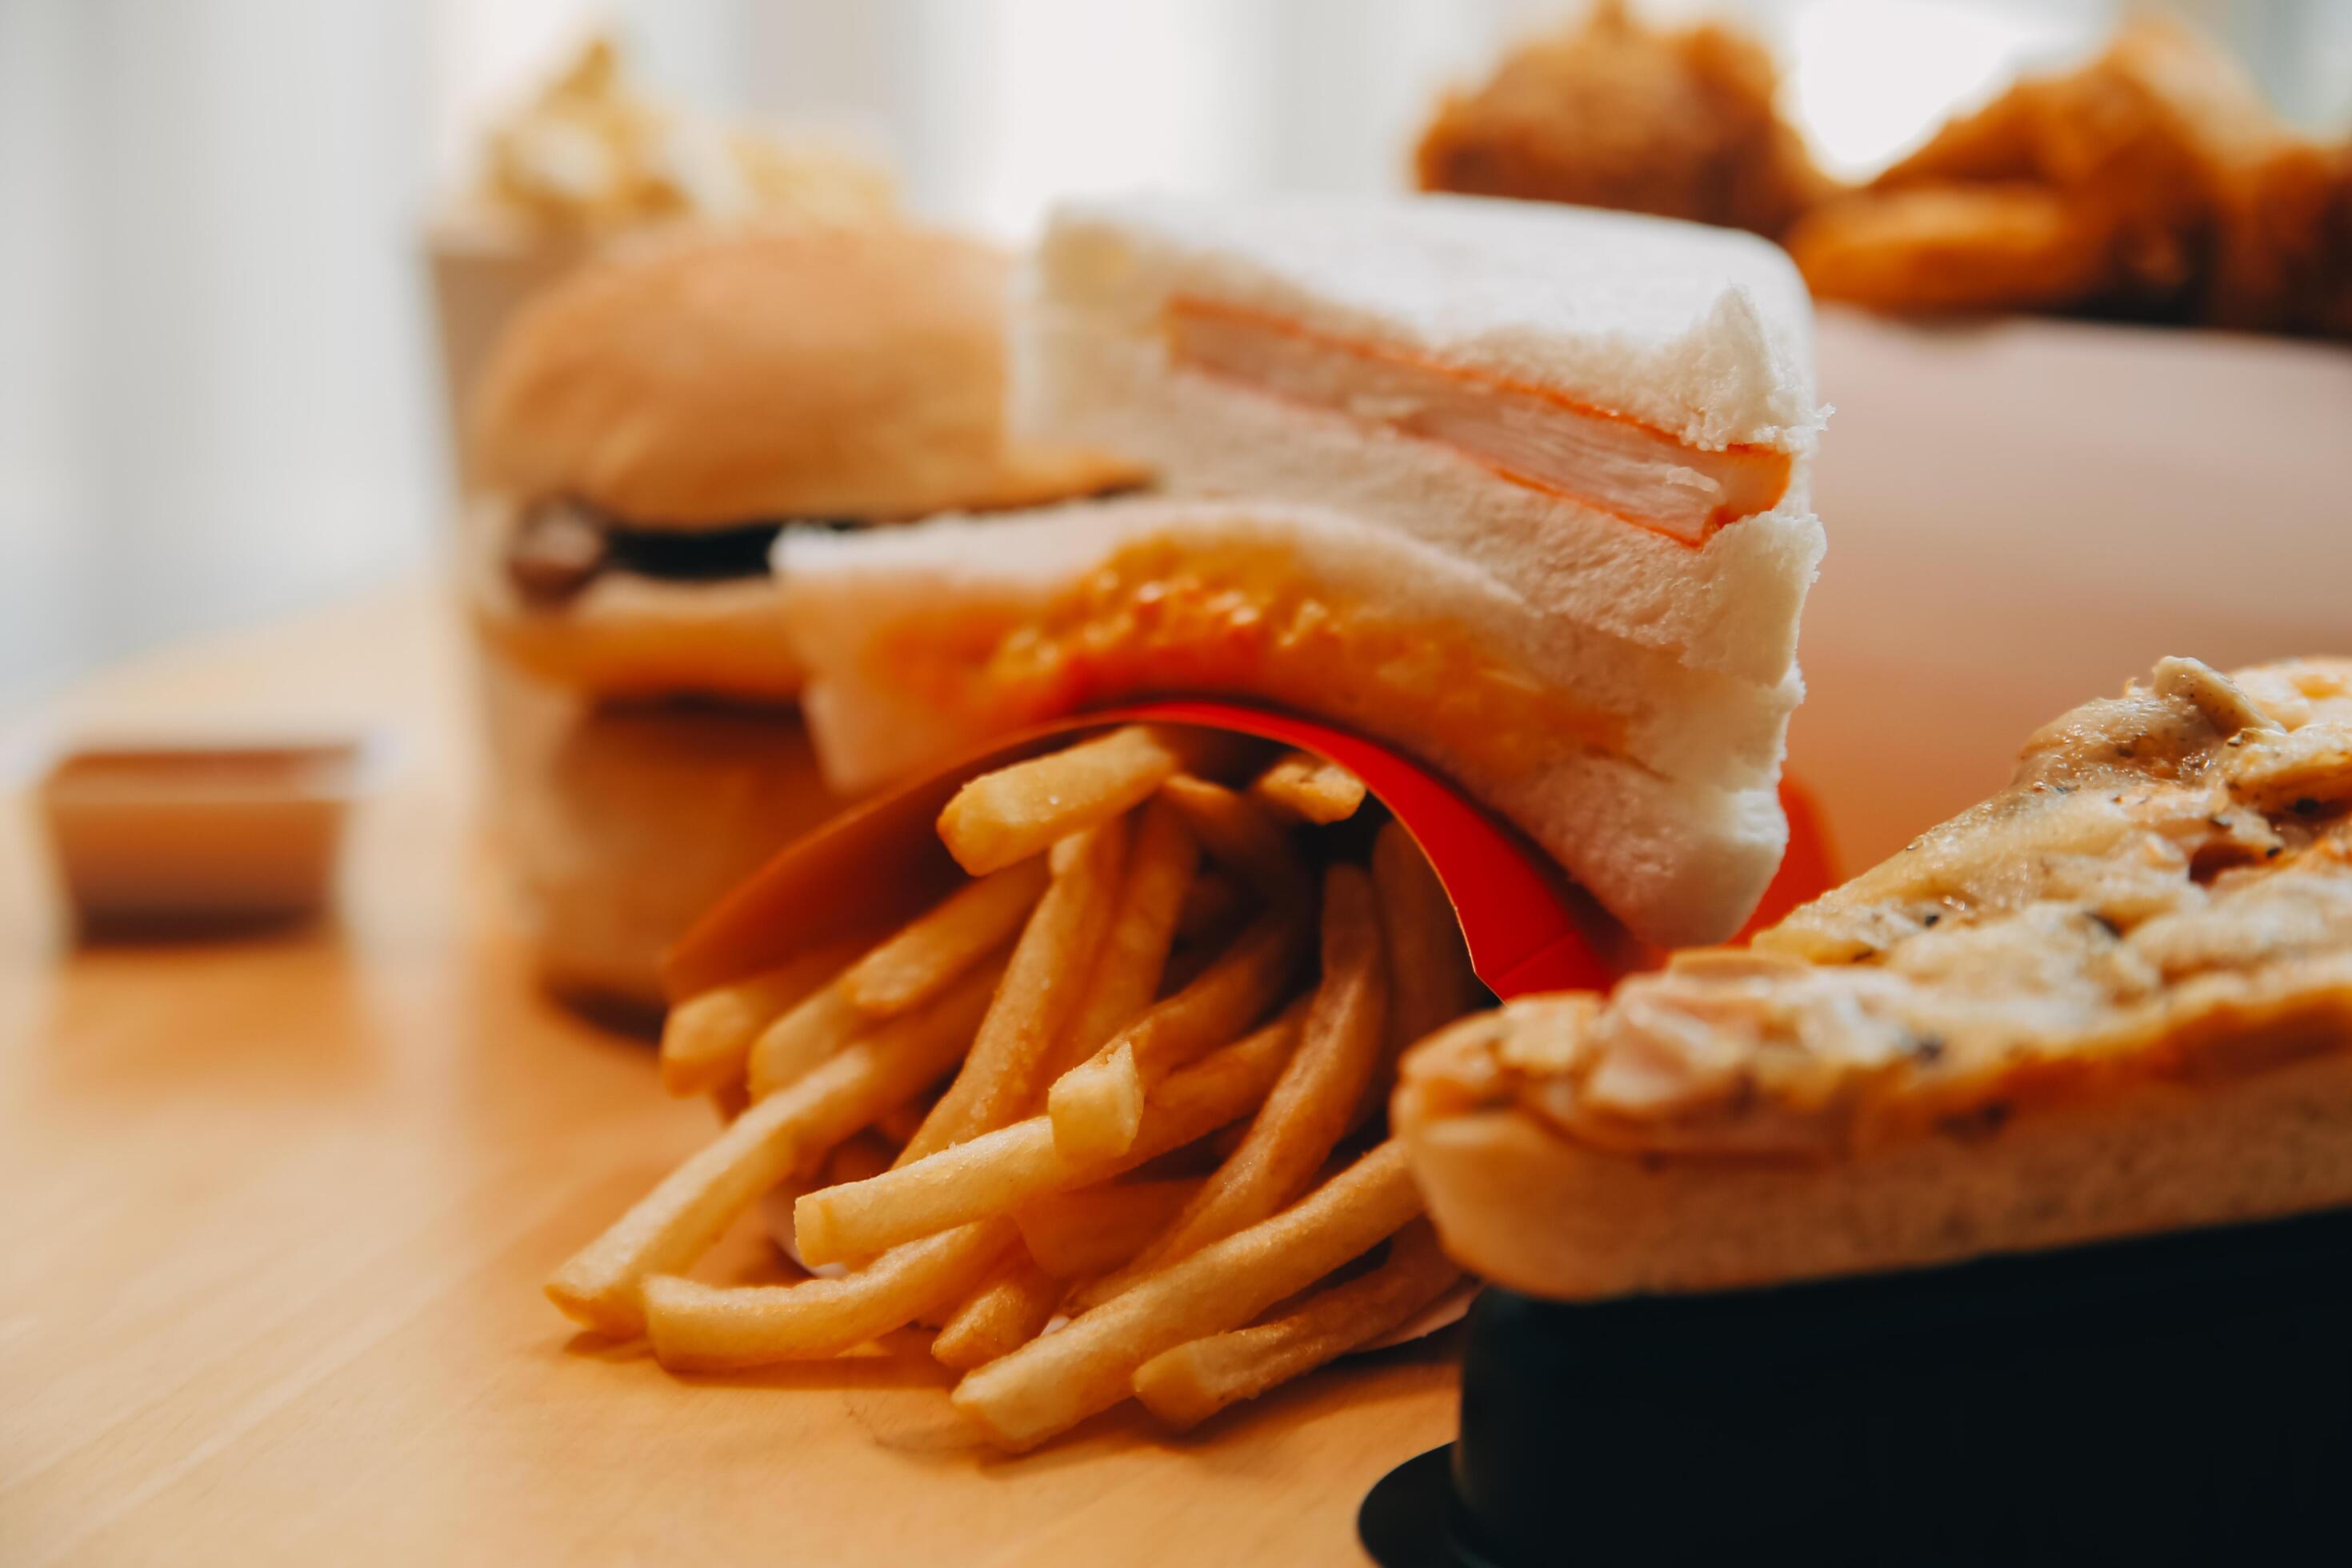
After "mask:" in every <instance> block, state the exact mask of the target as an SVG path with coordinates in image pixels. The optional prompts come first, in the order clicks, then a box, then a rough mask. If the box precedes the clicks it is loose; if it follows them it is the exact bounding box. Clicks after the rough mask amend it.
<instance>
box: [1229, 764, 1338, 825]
mask: <svg viewBox="0 0 2352 1568" xmlns="http://www.w3.org/2000/svg"><path fill="white" fill-rule="evenodd" d="M1249 793H1250V795H1251V796H1252V797H1253V798H1255V800H1257V801H1258V802H1260V803H1261V804H1263V805H1266V806H1268V807H1270V808H1271V809H1273V810H1274V811H1275V812H1276V813H1278V814H1279V815H1281V816H1286V817H1288V818H1290V819H1291V820H1292V821H1293V822H1312V823H1315V824H1317V825H1318V826H1328V825H1329V824H1331V823H1334V822H1345V821H1346V820H1347V819H1348V818H1349V817H1351V816H1355V815H1356V813H1357V811H1358V810H1359V809H1360V807H1361V806H1362V805H1363V804H1364V781H1363V780H1361V779H1360V778H1358V777H1357V776H1356V775H1355V774H1353V773H1349V771H1348V770H1347V769H1345V768H1343V767H1341V766H1340V765H1339V763H1333V762H1326V761H1325V760H1324V759H1323V758H1321V757H1312V756H1309V755H1307V753H1306V752H1284V753H1283V754H1282V755H1281V756H1279V757H1277V758H1276V759H1275V763H1274V765H1273V766H1272V767H1270V768H1268V769H1266V770H1265V772H1264V773H1260V774H1258V775H1257V777H1256V778H1255V779H1253V780H1252V781H1251V782H1250V786H1249Z"/></svg>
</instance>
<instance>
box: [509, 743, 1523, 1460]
mask: <svg viewBox="0 0 2352 1568" xmlns="http://www.w3.org/2000/svg"><path fill="white" fill-rule="evenodd" d="M939 830H940V835H941V837H942V838H943V839H944V840H945V842H946V844H947V846H948V847H949V849H950V852H951V853H952V854H953V855H954V857H955V858H956V860H957V862H958V863H959V864H960V865H961V867H962V868H964V870H965V871H967V872H968V873H970V875H971V880H970V881H968V882H966V883H965V884H963V885H962V886H961V887H960V888H959V889H956V890H955V891H954V892H952V893H951V894H950V895H949V896H948V897H947V898H946V899H945V900H943V901H941V902H940V903H939V904H938V905H937V906H935V907H934V908H932V909H931V910H929V911H927V912H926V913H924V914H922V915H921V916H919V918H917V919H916V920H915V921H912V923H910V924H908V926H906V927H905V928H904V929H902V930H900V931H897V932H895V933H893V934H891V935H889V936H887V938H885V939H883V940H882V941H880V942H866V943H855V942H852V943H845V944H836V945H831V946H826V947H824V948H821V949H818V950H814V951H810V952H803V953H800V954H798V955H796V956H794V957H793V958H792V959H791V960H790V961H789V962H786V963H782V964H780V965H779V966H777V967H776V968H774V969H772V970H770V971H768V972H767V973H761V974H757V975H753V976H752V977H751V978H749V979H746V980H743V981H740V982H738V983H736V984H730V985H725V986H721V987H719V989H717V990H714V991H711V992H709V993H707V994H703V995H700V996H697V997H694V998H692V999H691V1000H689V1001H687V1002H685V1003H684V1004H683V1005H680V1006H678V1007H677V1009H675V1010H674V1011H673V1013H672V1014H671V1016H670V1019H669V1023H668V1026H667V1032H666V1033H665V1036H664V1038H663V1041H662V1069H663V1076H664V1080H665V1083H666V1084H667V1087H668V1089H670V1090H671V1091H672V1092H674V1093H678V1094H698V1093H708V1094H710V1095H713V1096H714V1097H715V1098H716V1099H717V1100H718V1101H719V1105H720V1107H721V1110H722V1111H723V1112H724V1113H725V1114H726V1115H727V1116H728V1118H729V1120H728V1122H727V1125H726V1128H725V1130H724V1131H722V1132H721V1133H720V1134H719V1137H718V1138H717V1139H716V1140H715V1141H714V1142H711V1143H710V1144H709V1146H708V1147H706V1148H704V1149H703V1150H702V1151H701V1152H698V1153H697V1154H695V1155H694V1156H693V1157H692V1158H690V1159H688V1161H687V1162H686V1163H684V1164H682V1165H680V1166H679V1167H678V1168H677V1170H676V1171H674V1172H672V1173H670V1175H669V1176H668V1177H667V1179H666V1180H664V1181H663V1182H662V1183H661V1184H659V1185H658V1186H656V1188H655V1189H654V1190H653V1192H651V1193H650V1194H647V1195H646V1197H645V1199H644V1200H643V1201H641V1202H640V1203H638V1204H637V1205H636V1206H635V1208H633V1209H631V1210H630V1211H629V1212H628V1213H627V1214H626V1215H624V1216H623V1217H622V1218H621V1219H620V1221H619V1222H618V1223H617V1224H615V1225H614V1226H613V1227H612V1228H611V1229H610V1230H608V1231H606V1232H605V1233H604V1235H603V1236H601V1237H598V1238H597V1239H596V1240H595V1241H593V1242H592V1243H591V1244H589V1246H588V1247H586V1248H584V1249H583V1251H581V1252H580V1253H579V1254H578V1255H576V1256H575V1257H573V1258H572V1259H571V1260H570V1261H569V1262H567V1263H565V1264H564V1265H563V1266H562V1268H560V1269H559V1270H558V1271H557V1272H556V1274H555V1275H554V1277H553V1278H552V1279H551V1280H550V1281H549V1282H548V1287H547V1290H548V1295H549V1296H550V1297H551V1299H552V1300H554V1301H555V1303H556V1305H557V1306H559V1307H560V1308H562V1310H563V1311H564V1312H566V1313H567V1314H569V1315H570V1316H571V1317H572V1318H573V1319H575V1320H577V1321H580V1322H581V1323H583V1324H585V1325H587V1326H588V1327H590V1328H592V1329H594V1330H597V1331H601V1332H604V1333H608V1334H613V1335H621V1336H635V1335H639V1334H643V1335H645V1336H646V1338H647V1339H648V1340H649V1341H650V1342H651V1345H652V1348H653V1352H654V1354H655V1356H656V1358H657V1359H658V1360H659V1361H660V1362H661V1363H662V1364H663V1365H665V1366H667V1367H669V1368H671V1369H673V1370H677V1371H686V1370H696V1371H709V1370H715V1369H730V1368H742V1367H751V1366H757V1365H760V1364H762V1363H772V1362H778V1361H784V1360H789V1359H795V1358H803V1357H810V1356H830V1355H836V1354H840V1353H842V1352H847V1351H850V1350H853V1349H856V1347H859V1346H861V1345H864V1344H866V1343H867V1342H870V1341H873V1340H875V1339H877V1337H879V1336H883V1335H886V1334H890V1333H893V1332H894V1331H898V1330H902V1329H906V1328H908V1327H910V1326H926V1327H935V1328H936V1329H937V1332H936V1334H935V1335H934V1336H933V1338H932V1340H931V1352H930V1353H931V1354H932V1355H933V1356H934V1357H936V1358H937V1359H938V1360H939V1361H940V1363H943V1364H944V1365H946V1366H949V1367H951V1368H954V1369H956V1370H957V1371H959V1372H961V1373H963V1376H962V1378H961V1381H960V1382H959V1384H957V1386H956V1388H955V1391H954V1394H953V1399H954V1404H955V1405H956V1406H957V1408H958V1409H960V1410H961V1411H962V1412H963V1413H964V1414H965V1415H967V1416H969V1417H970V1418H971V1420H972V1421H973V1422H974V1423H976V1425H977V1426H978V1427H979V1428H980V1430H981V1431H982V1433H984V1434H985V1436H987V1437H988V1438H989V1439H991V1440H992V1441H993V1442H995V1443H997V1444H999V1445H1002V1446H1003V1447H1009V1448H1016V1449H1018V1448H1026V1447H1032V1446H1034V1445H1035V1444H1037V1443H1040V1442H1043V1441H1045V1439H1047V1438H1050V1437H1052V1436H1055V1435H1056V1434H1058V1433H1061V1432H1063V1431H1066V1430H1067V1429H1068V1428H1070V1427H1072V1426H1076V1425H1077V1424H1078V1423H1079V1422H1081V1421H1083V1420H1085V1419H1086V1418H1087V1417H1088V1416H1090V1415H1094V1414H1095V1413H1096V1412H1097V1411H1100V1410H1103V1409H1106V1408H1108V1406H1110V1405H1116V1404H1118V1402H1119V1401H1121V1400H1123V1399H1125V1398H1127V1397H1128V1396H1129V1395H1130V1394H1132V1395H1134V1396H1135V1397H1137V1398H1139V1399H1140V1400H1141V1401H1142V1402H1143V1404H1144V1405H1146V1406H1147V1407H1148V1408H1149V1409H1150V1411H1151V1412H1152V1413H1153V1414H1154V1415H1157V1416H1159V1417H1160V1418H1161V1419H1162V1420H1164V1421H1166V1422H1168V1423H1169V1424H1171V1425H1172V1426H1180V1427H1181V1426H1191V1425H1192V1424H1193V1423H1195V1422H1198V1421H1200V1420H1202V1418H1204V1417H1206V1416H1208V1415H1212V1414H1213V1413H1214V1412H1216V1411H1218V1410H1220V1409H1222V1408H1223V1407H1224V1406H1226V1405H1230V1404H1232V1403H1233V1402H1234V1401H1236V1400H1241V1399H1246V1398H1250V1397H1253V1396H1255V1394H1260V1393H1262V1392H1264V1391H1265V1389H1267V1388H1270V1387H1272V1386H1273V1385H1275V1384H1278V1383H1280V1382H1282V1381H1284V1380H1286V1379H1287V1378H1291V1377H1295V1376H1297V1375H1298V1374H1299V1373H1304V1372H1307V1371H1308V1370H1311V1369H1312V1368H1314V1367H1317V1366H1319V1365H1321V1364H1322V1363H1326V1362H1328V1361H1329V1360H1331V1359H1332V1358H1334V1357H1336V1356H1339V1355H1341V1354H1344V1353H1346V1352H1348V1351H1349V1350H1351V1349H1354V1348H1356V1347H1358V1346H1360V1345H1363V1344H1365V1343H1367V1342H1371V1341H1374V1340H1377V1339H1379V1338H1380V1337H1381V1336H1382V1335H1385V1334H1387V1333H1389V1332H1391V1331H1393V1330H1395V1329H1397V1328H1398V1327H1399V1326H1400V1325H1402V1324H1404V1323H1406V1322H1407V1321H1410V1320H1411V1319H1412V1318H1413V1317H1414V1316H1415V1315H1416V1314H1418V1313H1420V1312H1421V1311H1423V1310H1424V1309H1425V1308H1427V1307H1428V1306H1430V1305H1431V1304H1432V1303H1433V1302H1434V1301H1436V1300H1438V1299H1439V1298H1441V1297H1442V1296H1444V1294H1445V1293H1446V1292H1447V1291H1448V1290H1449V1289H1452V1288H1453V1287H1454V1284H1455V1283H1456V1280H1457V1279H1458V1272H1457V1270H1456V1269H1455V1268H1454V1265H1453V1264H1451V1263H1450V1262H1448V1261H1447V1259H1446V1258H1444V1255H1443V1254H1442V1253H1441V1252H1440V1251H1439V1250H1438V1247H1437V1245H1436V1242H1435V1238H1434V1237H1433V1235H1432V1234H1431V1231H1430V1229H1429V1226H1428V1223H1427V1221H1426V1220H1425V1219H1423V1217H1422V1204H1421V1199H1420V1197H1419V1195H1418V1194H1416V1192H1415V1190H1414V1188H1413V1184H1412V1179H1411V1177H1410V1175H1409V1174H1408V1173H1407V1171H1406V1168H1405V1162H1404V1157H1403V1154H1402V1150H1401V1149H1400V1147H1399V1146H1398V1144H1397V1143H1396V1142H1394V1141H1393V1140H1391V1139H1389V1138H1388V1137H1387V1134H1386V1129H1385V1115H1386V1105H1387V1100H1388V1092H1389V1088H1390V1083H1391V1077H1392V1075H1393V1071H1394V1067H1395V1062H1396V1059H1397V1057H1398V1056H1399V1054H1400V1053H1401V1050H1402V1047H1404V1046H1405V1045H1408V1044H1410V1043H1411V1042H1412V1041H1413V1040H1416V1039H1418V1038H1420V1037H1422V1036H1423V1035H1425V1034H1427V1033H1429V1032H1430V1031H1431V1030H1433V1029H1434V1028H1436V1027H1438V1026H1440V1025H1443V1024H1444V1023H1446V1022H1449V1021H1450V1020H1452V1019H1453V1018H1454V1017H1455V1016H1459V1015H1460V1014H1462V1013H1464V1012H1465V1011H1467V1010H1468V1009H1469V1008H1470V1007H1472V1006H1473V1005H1476V1004H1477V1003H1478V1002H1479V1001H1480V1000H1482V999H1483V996H1484V993H1483V991H1482V990H1481V988H1480V987H1479V985H1478V983H1477V981H1476V979H1475V976H1474V975H1473V974H1472V973H1471V970H1470V965H1469V960H1468V955H1467V954H1466V953H1465V951H1464V949H1463V945H1462V937H1461V931H1460V928H1459V926H1458V925H1457V924H1456V922H1455V921H1454V914H1453V910H1452V909H1451V907H1450V906H1449V905H1448V903H1447V901H1446V900H1445V896H1444V892H1443V890H1442V889H1440V888H1439V886H1438V884H1437V880H1436V878H1435V876H1434V875H1433V873H1432V871H1431V870H1430V868H1429V866H1428V863H1427V862H1426V861H1425V860H1424V859H1423V857H1422V855H1421V852H1420V850H1419V849H1418V847H1415V846H1414V844H1413V843H1412V839H1411V838H1410V837H1408V836H1407V835H1406V833H1405V832H1404V830H1403V829H1402V827H1401V826H1399V825H1398V824H1397V823H1395V822H1394V821H1393V820H1383V819H1382V814H1381V813H1380V812H1379V810H1378V808H1377V807H1372V808H1370V809H1367V808H1366V806H1365V792H1364V786H1363V784H1361V783H1360V782H1359V781H1358V780H1357V779H1356V778H1355V777H1353V776H1352V775H1351V774H1349V773H1347V772H1346V771H1344V770H1342V769H1340V768H1339V767H1336V766H1334V765H1332V764H1330V763H1326V762H1323V761H1321V760H1318V759H1317V758H1313V757H1309V756H1307V755H1305V754H1303V753H1286V754H1283V755H1280V756H1276V757H1275V758H1273V759H1272V760H1271V762H1270V763H1269V762H1268V761H1267V760H1266V758H1265V748H1263V747H1253V746H1244V744H1243V743H1241V742H1236V741H1234V739H1233V738H1232V737H1225V736H1217V735H1213V734H1210V733H1208V732H1205V731H1192V730H1184V729H1160V728H1154V727H1150V726H1130V727H1129V728H1126V729H1121V730H1117V731H1111V732H1109V733H1108V734H1105V735H1102V736H1100V737H1098V738H1097V739H1093V740H1088V741H1085V742H1079V743H1077V744H1076V745H1073V746H1070V747H1068V748H1066V749H1065V750H1062V751H1059V752H1050V753H1048V754H1045V755H1044V756H1040V757H1036V758H1034V759H1032V760H1029V761H1027V762H1023V763H1015V764H1013V765H1012V766H1009V767H1006V768H1003V769H1001V770H999V771H997V772H995V773H988V774H984V775H982V776H981V777H979V778H977V779H974V780H973V781H972V782H971V783H970V784H967V785H965V786H964V788H963V789H962V790H961V792H960V793H959V794H958V795H956V796H955V797H954V799H953V800H952V801H951V802H950V804H949V805H948V807H947V809H946V810H945V811H944V812H943V813H942V814H941V816H940V822H939ZM779 1188H782V1189H784V1190H786V1191H788V1192H789V1191H797V1192H798V1194H799V1196H798V1198H797V1201H796V1202H795V1204H794V1205H793V1222H794V1224H793V1228H794V1240H795V1243H796V1247H795V1249H796V1251H797V1253H798V1256H799V1261H800V1262H801V1263H802V1264H803V1266H805V1267H806V1268H810V1269H812V1270H815V1271H817V1275H816V1277H813V1278H810V1279H806V1280H803V1281H801V1282H797V1283H793V1284H788V1285H731V1286H730V1285H721V1284H710V1283H705V1282H702V1281H698V1280H696V1279H690V1278H688V1270H689V1269H690V1268H693V1267H694V1265H695V1264H696V1263H697V1261H698V1259H700V1258H702V1257H703V1256H704V1255H705V1254H706V1253H708V1252H709V1250H710V1249H711V1248H712V1247H714V1245H715V1244H716V1243H717V1242H718V1241H719V1238H720V1237H721V1236H722V1235H723V1234H724V1233H725V1232H726V1231H727V1230H728V1229H729V1228H730V1226H733V1225H734V1224H735V1223H736V1222H737V1221H738V1220H739V1219H740V1218H741V1217H742V1216H743V1215H746V1214H747V1213H748V1212H750V1211H751V1210H752V1209H753V1208H754V1207H755V1206H757V1205H759V1204H760V1203H761V1200H762V1199H763V1197H765V1195H766V1194H769V1193H771V1192H772V1191H773V1190H776V1189H779Z"/></svg>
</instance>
